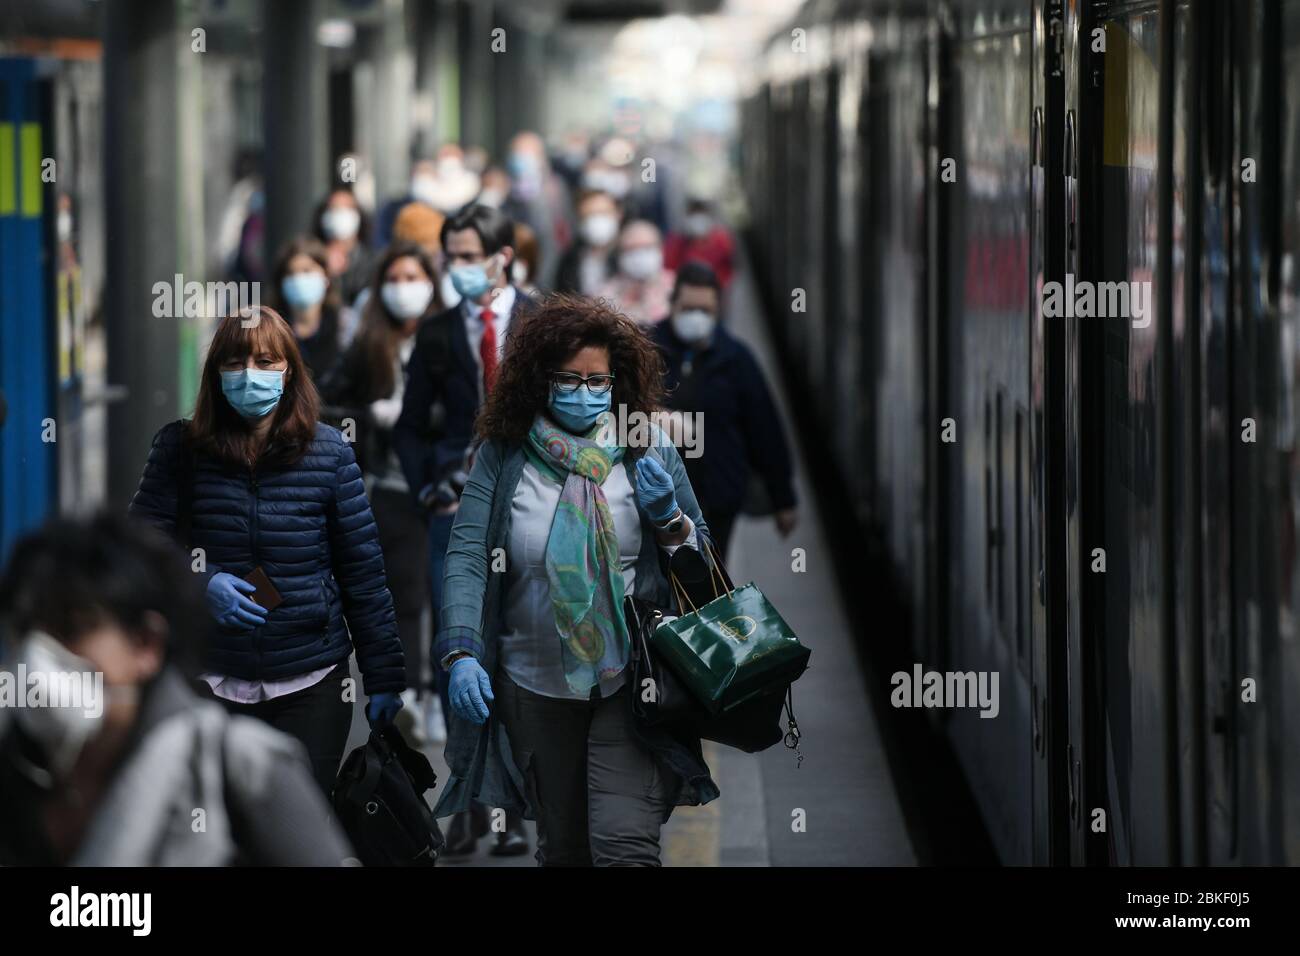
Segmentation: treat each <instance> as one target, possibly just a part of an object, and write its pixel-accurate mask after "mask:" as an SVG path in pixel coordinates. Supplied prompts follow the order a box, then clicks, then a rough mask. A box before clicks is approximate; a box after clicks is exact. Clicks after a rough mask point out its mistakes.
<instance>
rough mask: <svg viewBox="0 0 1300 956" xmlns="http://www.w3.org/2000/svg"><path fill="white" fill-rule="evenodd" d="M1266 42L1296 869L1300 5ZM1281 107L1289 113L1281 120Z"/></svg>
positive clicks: (1284, 856)
mask: <svg viewBox="0 0 1300 956" xmlns="http://www.w3.org/2000/svg"><path fill="white" fill-rule="evenodd" d="M1275 23H1276V21H1275ZM1266 35H1269V36H1272V37H1274V38H1275V39H1276V42H1277V43H1278V44H1279V45H1280V47H1281V50H1280V53H1279V59H1280V63H1279V64H1278V68H1277V82H1276V83H1274V84H1272V85H1271V86H1270V85H1269V83H1268V78H1267V77H1266V78H1265V82H1264V84H1263V85H1262V91H1263V94H1264V97H1265V101H1266V102H1267V100H1268V99H1269V98H1271V99H1272V100H1273V103H1272V104H1271V105H1270V108H1269V109H1268V111H1267V113H1266V116H1268V117H1272V120H1271V121H1272V122H1274V123H1275V124H1276V127H1277V129H1278V133H1279V135H1278V139H1277V142H1276V144H1274V150H1273V151H1274V154H1275V156H1276V159H1277V162H1276V166H1275V169H1276V174H1275V175H1276V180H1277V186H1276V189H1275V191H1274V193H1273V200H1274V201H1273V202H1271V203H1270V204H1269V205H1270V206H1271V207H1272V208H1275V209H1276V210H1277V211H1278V213H1279V218H1280V221H1278V222H1274V223H1273V224H1272V228H1271V230H1269V231H1266V232H1265V236H1266V244H1265V249H1264V263H1263V265H1264V269H1265V272H1264V280H1265V281H1264V285H1263V291H1264V294H1265V296H1266V301H1267V302H1268V303H1269V304H1270V306H1271V307H1272V308H1273V309H1275V311H1276V316H1277V320H1278V335H1277V342H1278V344H1277V355H1278V363H1277V365H1278V367H1277V376H1278V385H1277V392H1278V402H1277V416H1278V421H1277V427H1276V436H1277V437H1276V441H1275V446H1276V447H1275V449H1274V454H1275V456H1276V459H1277V469H1278V479H1277V504H1276V510H1275V512H1274V513H1273V514H1271V515H1269V518H1270V519H1271V520H1273V521H1275V522H1276V525H1277V533H1278V540H1277V544H1276V557H1275V559H1274V560H1275V564H1274V566H1275V567H1276V568H1277V577H1278V588H1279V591H1280V594H1279V601H1278V607H1277V609H1276V616H1277V623H1276V625H1275V626H1276V631H1277V637H1276V641H1277V650H1276V652H1275V654H1274V661H1273V667H1274V673H1275V674H1276V678H1275V681H1274V695H1275V697H1276V700H1275V701H1274V702H1272V703H1271V705H1270V717H1271V719H1272V720H1273V734H1272V737H1273V740H1274V741H1276V742H1277V744H1278V745H1279V746H1278V747H1277V750H1276V751H1275V752H1276V756H1277V763H1276V765H1275V771H1274V772H1275V774H1276V777H1277V779H1276V783H1275V787H1274V790H1275V792H1277V791H1280V792H1279V793H1278V795H1277V797H1276V799H1275V806H1276V817H1277V825H1276V828H1275V829H1274V831H1273V832H1274V833H1276V834H1277V835H1278V839H1279V843H1280V846H1279V847H1278V851H1277V852H1275V854H1274V856H1273V858H1272V859H1271V860H1270V862H1277V863H1286V864H1288V865H1291V866H1294V865H1296V864H1297V863H1300V754H1297V752H1296V746H1295V741H1297V740H1300V695H1297V694H1296V688H1297V687H1300V561H1297V560H1296V558H1297V553H1298V542H1300V535H1298V534H1297V530H1298V528H1297V525H1298V521H1297V519H1300V434H1298V433H1297V423H1300V374H1297V373H1300V268H1297V266H1298V265H1300V111H1297V110H1296V109H1295V106H1294V104H1296V103H1300V0H1287V2H1286V3H1284V4H1283V5H1282V8H1281V16H1280V23H1277V24H1276V28H1275V29H1274V30H1272V31H1271V32H1270V33H1268V34H1266ZM1281 104H1287V105H1288V107H1289V108H1288V109H1286V110H1285V112H1283V111H1282V110H1281ZM1266 122H1267V121H1266ZM1265 128H1267V126H1266V127H1265ZM1266 208H1268V207H1266ZM1265 361H1267V357H1266V356H1265Z"/></svg>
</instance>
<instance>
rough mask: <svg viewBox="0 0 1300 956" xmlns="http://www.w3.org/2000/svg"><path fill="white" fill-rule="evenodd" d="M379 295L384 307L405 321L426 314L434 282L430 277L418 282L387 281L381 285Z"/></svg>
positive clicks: (431, 297)
mask: <svg viewBox="0 0 1300 956" xmlns="http://www.w3.org/2000/svg"><path fill="white" fill-rule="evenodd" d="M379 297H380V298H381V299H382V300H383V302H384V307H385V308H386V309H388V311H389V312H391V313H392V314H393V315H395V316H396V317H397V318H399V319H401V320H402V321H404V322H409V321H410V320H411V319H418V318H419V317H420V316H422V315H424V310H425V309H427V308H428V307H429V302H430V301H432V299H433V283H432V282H430V281H429V280H428V279H420V280H419V281H417V282H385V283H384V284H383V285H382V286H380V287H379Z"/></svg>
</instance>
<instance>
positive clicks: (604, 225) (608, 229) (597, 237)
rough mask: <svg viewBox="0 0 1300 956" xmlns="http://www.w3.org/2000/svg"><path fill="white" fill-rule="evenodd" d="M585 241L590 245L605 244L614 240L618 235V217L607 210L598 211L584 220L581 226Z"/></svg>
mask: <svg viewBox="0 0 1300 956" xmlns="http://www.w3.org/2000/svg"><path fill="white" fill-rule="evenodd" d="M579 228H580V229H581V230H582V238H583V241H584V242H586V243H587V245H590V246H605V245H609V243H611V242H613V241H614V237H615V236H617V235H618V217H617V216H615V215H613V214H611V213H607V212H598V213H595V214H593V215H590V216H588V217H587V218H586V219H584V220H582V225H581V226H580V227H579Z"/></svg>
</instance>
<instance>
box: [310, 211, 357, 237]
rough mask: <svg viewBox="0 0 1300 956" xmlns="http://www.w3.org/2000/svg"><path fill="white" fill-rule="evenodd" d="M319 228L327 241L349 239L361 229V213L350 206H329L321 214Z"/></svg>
mask: <svg viewBox="0 0 1300 956" xmlns="http://www.w3.org/2000/svg"><path fill="white" fill-rule="evenodd" d="M320 228H321V232H323V233H325V238H327V239H351V238H352V237H353V236H355V235H356V234H357V230H358V229H360V228H361V213H359V212H357V211H356V210H355V209H353V208H352V207H351V206H331V207H330V208H329V209H326V210H325V211H324V212H323V213H321V217H320Z"/></svg>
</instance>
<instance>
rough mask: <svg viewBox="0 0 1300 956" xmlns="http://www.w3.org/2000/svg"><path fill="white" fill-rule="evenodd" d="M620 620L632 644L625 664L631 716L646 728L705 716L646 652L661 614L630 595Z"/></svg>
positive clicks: (659, 660) (674, 677)
mask: <svg viewBox="0 0 1300 956" xmlns="http://www.w3.org/2000/svg"><path fill="white" fill-rule="evenodd" d="M623 617H624V619H625V620H626V621H627V629H628V636H629V637H630V638H631V640H632V651H631V660H630V662H629V666H630V669H631V670H630V673H631V677H632V680H631V684H632V686H631V687H630V688H629V692H630V694H631V697H632V713H633V714H634V715H635V716H636V718H637V720H639V721H640V722H641V723H643V724H645V725H646V726H647V727H656V726H659V725H661V724H682V723H695V722H698V721H700V720H702V719H704V718H706V717H708V712H707V711H706V710H705V709H704V708H703V707H702V706H701V705H700V704H699V703H698V702H697V701H696V700H695V698H694V697H692V696H691V694H690V693H689V692H688V691H687V690H686V688H685V687H683V686H682V685H681V682H680V681H679V680H678V679H677V675H676V674H674V673H673V672H672V671H671V670H670V669H669V668H668V667H667V666H666V665H665V664H664V662H663V659H662V657H660V655H658V654H652V653H651V651H650V637H651V635H652V634H654V631H655V628H657V627H658V626H659V625H660V624H661V623H662V622H663V611H661V610H659V608H657V607H655V606H654V605H653V604H651V603H650V602H649V601H643V600H641V599H640V598H636V597H632V596H631V595H629V596H627V597H625V598H624V599H623Z"/></svg>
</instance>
